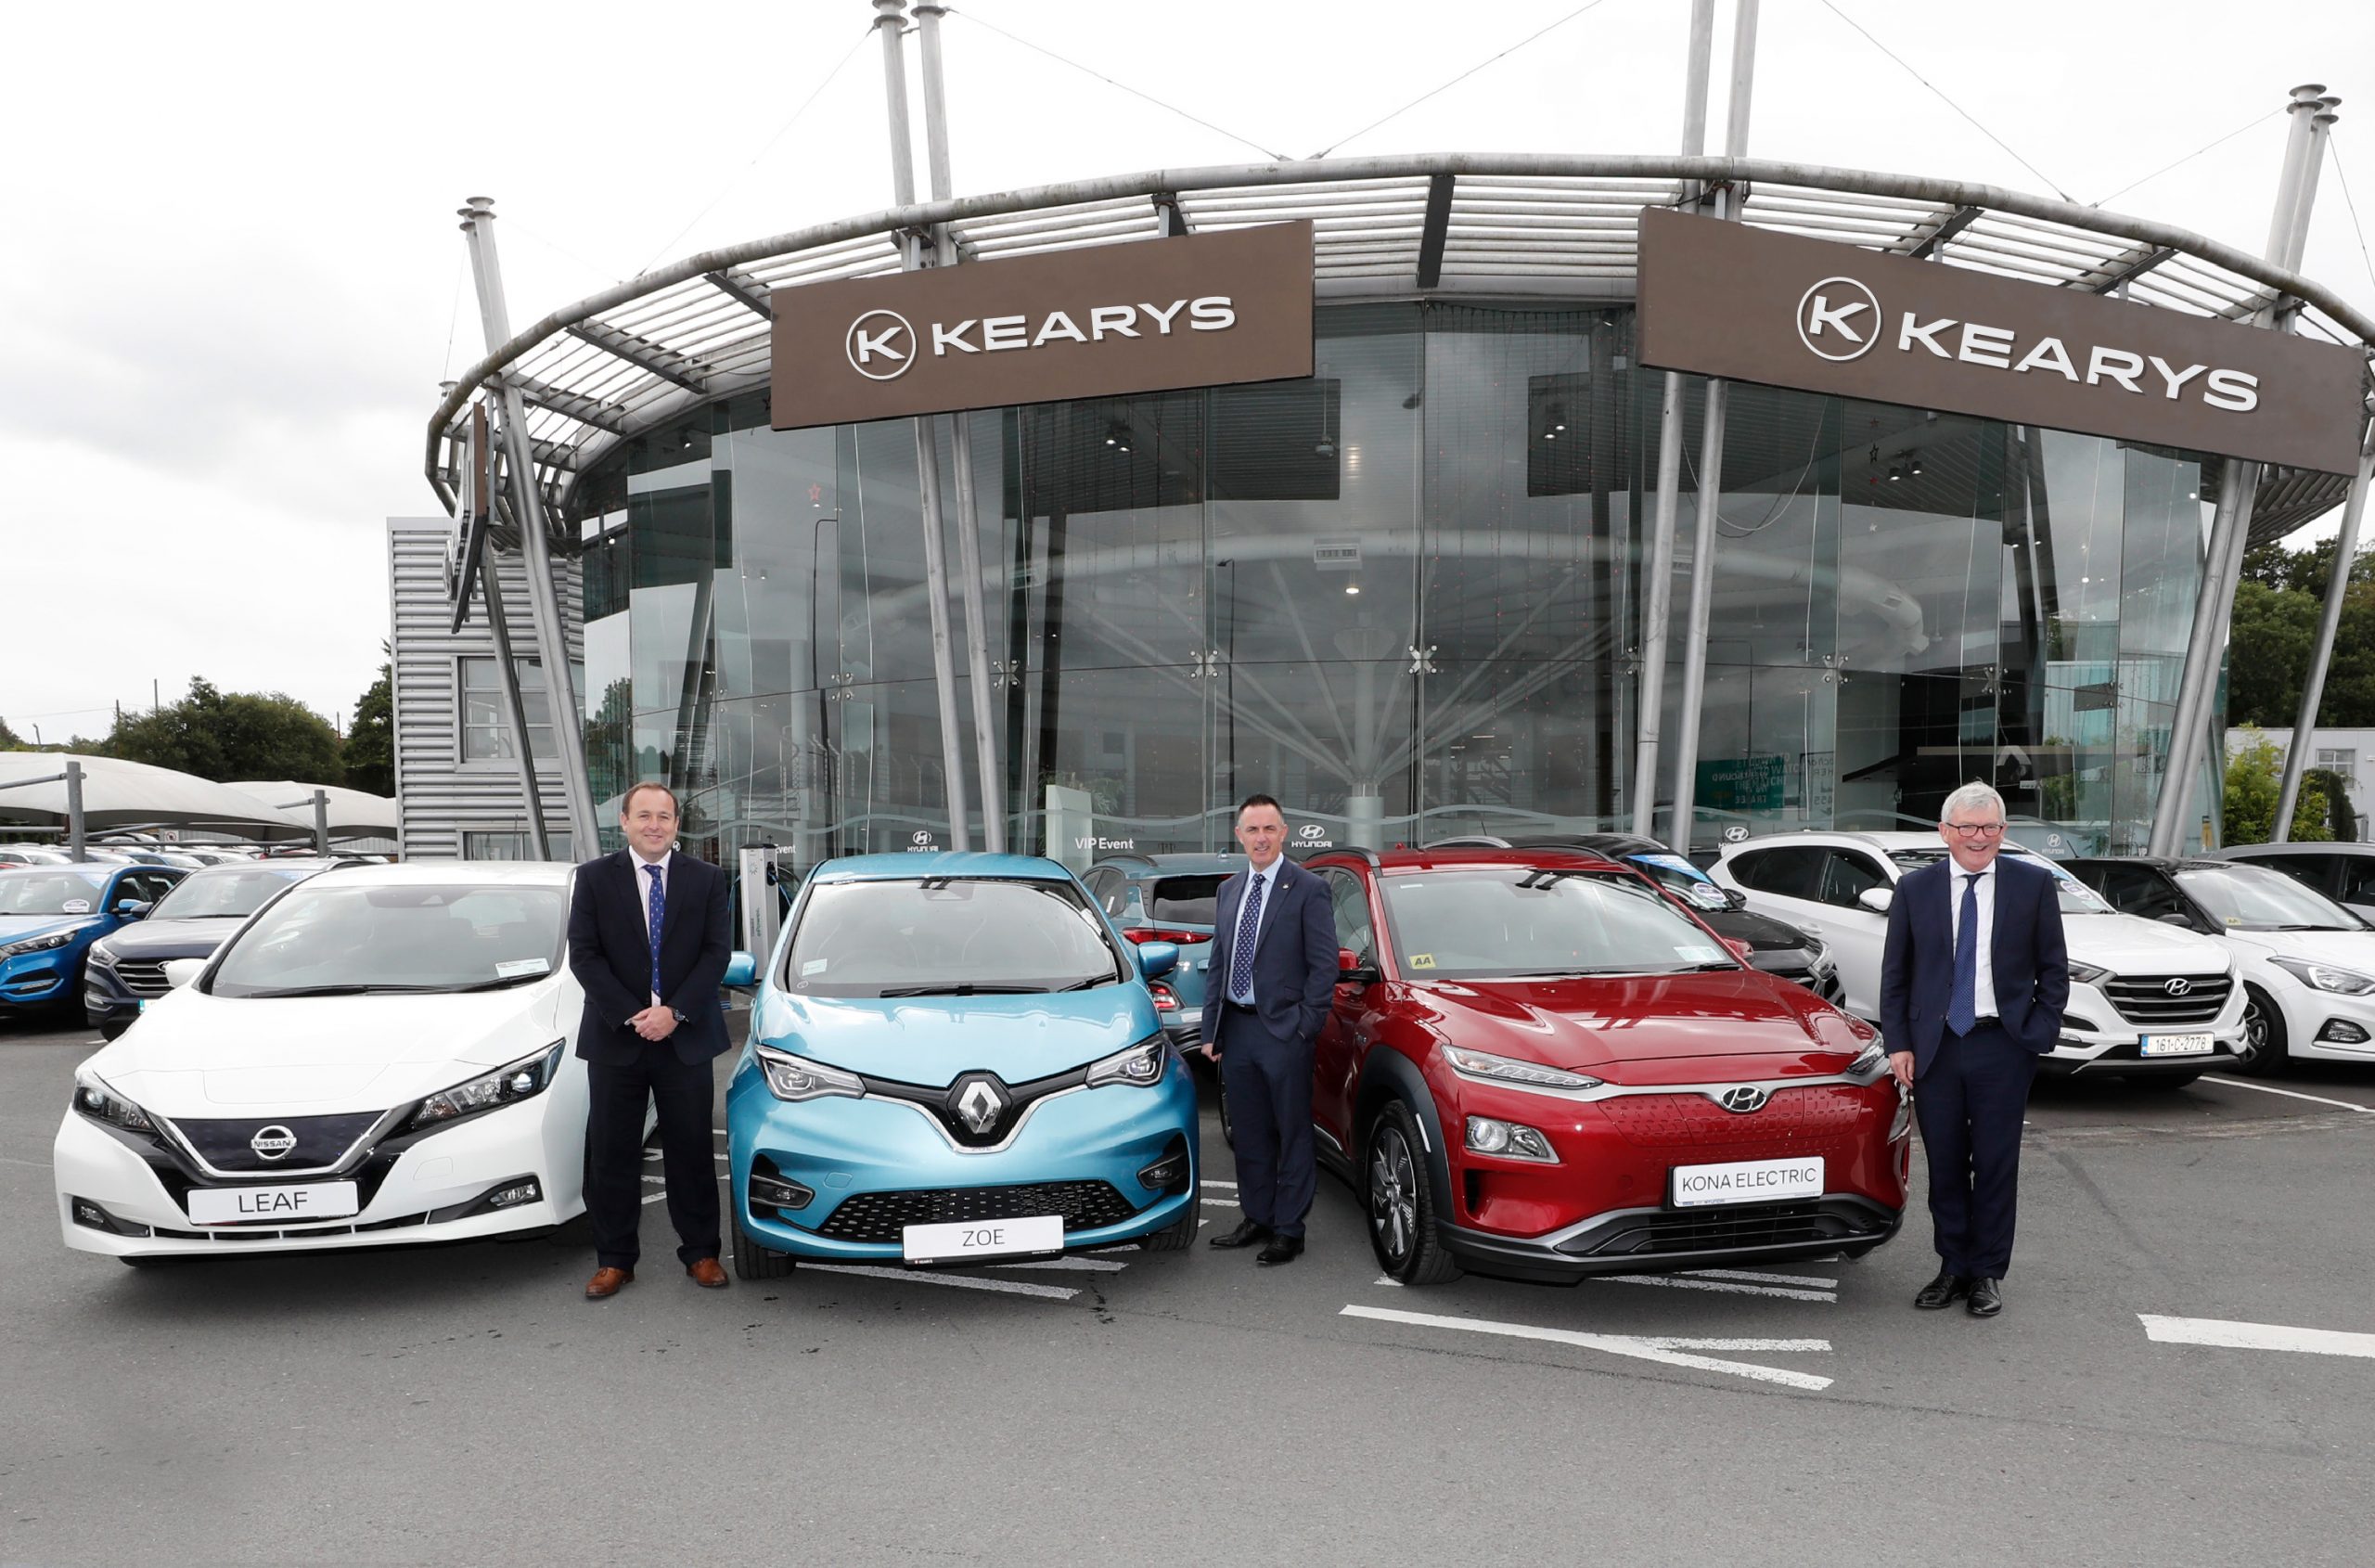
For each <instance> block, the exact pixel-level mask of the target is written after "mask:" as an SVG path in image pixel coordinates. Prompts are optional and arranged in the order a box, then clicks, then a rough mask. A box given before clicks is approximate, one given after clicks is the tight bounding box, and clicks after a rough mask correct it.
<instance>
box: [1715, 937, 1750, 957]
mask: <svg viewBox="0 0 2375 1568" xmlns="http://www.w3.org/2000/svg"><path fill="white" fill-rule="evenodd" d="M1720 940H1721V941H1722V942H1723V944H1724V945H1725V946H1727V947H1728V948H1730V949H1731V950H1732V957H1733V958H1738V959H1739V960H1740V962H1742V963H1747V962H1748V961H1749V955H1751V954H1752V953H1754V952H1755V951H1756V949H1755V948H1753V947H1751V946H1750V945H1748V944H1747V943H1746V942H1744V941H1742V940H1741V939H1740V938H1739V937H1737V936H1727V937H1723V938H1721V939H1720Z"/></svg>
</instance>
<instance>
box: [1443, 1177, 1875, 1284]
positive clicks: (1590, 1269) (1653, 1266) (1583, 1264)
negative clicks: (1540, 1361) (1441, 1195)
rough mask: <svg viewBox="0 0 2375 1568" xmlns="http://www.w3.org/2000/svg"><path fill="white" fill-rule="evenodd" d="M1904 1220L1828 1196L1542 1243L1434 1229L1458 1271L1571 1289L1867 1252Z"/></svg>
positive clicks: (1676, 1216) (1689, 1214)
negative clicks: (1593, 1281)
mask: <svg viewBox="0 0 2375 1568" xmlns="http://www.w3.org/2000/svg"><path fill="white" fill-rule="evenodd" d="M1904 1222H1905V1212H1904V1211H1903V1210H1902V1209H1893V1208H1890V1207H1889V1206H1888V1205H1886V1204H1884V1203H1879V1202H1874V1201H1873V1200H1871V1199H1869V1198H1863V1197H1858V1196H1855V1195H1854V1194H1848V1193H1830V1194H1827V1195H1826V1196H1824V1197H1821V1198H1816V1199H1808V1200H1805V1201H1804V1202H1787V1203H1743V1204H1739V1205H1736V1206H1732V1207H1727V1208H1716V1209H1687V1210H1675V1209H1664V1208H1654V1209H1620V1210H1618V1211H1616V1212H1614V1213H1612V1214H1605V1215H1595V1216H1594V1217H1592V1218H1591V1219H1588V1220H1585V1221H1584V1222H1583V1223H1581V1224H1579V1225H1575V1226H1572V1227H1568V1228H1567V1229H1565V1230H1561V1231H1556V1232H1553V1233H1552V1234H1550V1235H1548V1236H1537V1237H1512V1236H1496V1235H1493V1234H1492V1233H1490V1232H1488V1231H1483V1230H1470V1229H1467V1228H1464V1227H1460V1226H1457V1225H1453V1224H1449V1223H1447V1222H1445V1223H1440V1224H1439V1225H1438V1227H1437V1234H1438V1236H1440V1237H1441V1239H1442V1240H1443V1244H1444V1250H1445V1251H1447V1252H1449V1253H1451V1254H1452V1255H1453V1256H1454V1257H1456V1258H1457V1259H1459V1261H1460V1264H1461V1266H1464V1267H1466V1268H1468V1269H1470V1270H1471V1271H1472V1272H1474V1273H1478V1274H1490V1275H1495V1276H1497V1277H1499V1278H1502V1279H1531V1280H1536V1281H1543V1282H1547V1283H1552V1284H1575V1283H1578V1282H1579V1281H1582V1280H1585V1279H1590V1278H1592V1277H1593V1276H1594V1275H1600V1274H1642V1273H1655V1272H1661V1271H1664V1270H1670V1269H1683V1268H1709V1267H1715V1266H1733V1265H1738V1264H1742V1263H1793V1262H1802V1261H1804V1260H1806V1259H1809V1258H1820V1257H1830V1256H1834V1255H1836V1254H1837V1253H1841V1252H1844V1251H1850V1250H1853V1251H1855V1252H1857V1253H1862V1252H1868V1251H1869V1250H1870V1249H1872V1248H1874V1247H1877V1246H1879V1245H1881V1243H1882V1242H1884V1241H1887V1240H1891V1239H1892V1238H1894V1236H1895V1235H1896V1233H1897V1230H1898V1228H1899V1227H1901V1226H1902V1225H1903V1224H1904Z"/></svg>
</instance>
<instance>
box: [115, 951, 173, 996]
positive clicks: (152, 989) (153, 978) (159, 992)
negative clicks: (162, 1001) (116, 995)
mask: <svg viewBox="0 0 2375 1568" xmlns="http://www.w3.org/2000/svg"><path fill="white" fill-rule="evenodd" d="M115 977H116V978H117V979H118V980H121V981H122V982H123V988H124V989H125V990H127V991H129V992H131V993H132V994H133V995H134V996H163V995H164V994H165V993H166V992H168V991H170V990H172V989H173V987H172V986H170V985H167V984H166V983H165V964H164V960H163V959H161V958H160V959H155V960H149V959H145V958H142V959H130V958H127V959H122V960H120V961H119V962H118V963H117V964H116V966H115Z"/></svg>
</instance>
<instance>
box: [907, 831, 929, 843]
mask: <svg viewBox="0 0 2375 1568" xmlns="http://www.w3.org/2000/svg"><path fill="white" fill-rule="evenodd" d="M907 842H909V843H911V844H929V843H930V842H931V829H929V828H918V829H916V830H915V831H914V832H912V833H910V834H908V835H907Z"/></svg>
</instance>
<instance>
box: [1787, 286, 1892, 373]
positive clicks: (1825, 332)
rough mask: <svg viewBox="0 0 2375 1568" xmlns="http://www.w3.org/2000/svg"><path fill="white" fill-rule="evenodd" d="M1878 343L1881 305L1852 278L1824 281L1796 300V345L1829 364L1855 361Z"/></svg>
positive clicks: (1874, 296) (1877, 298) (1866, 289)
mask: <svg viewBox="0 0 2375 1568" xmlns="http://www.w3.org/2000/svg"><path fill="white" fill-rule="evenodd" d="M1798 341H1800V342H1802V343H1804V344H1805V345H1806V348H1807V350H1808V351H1809V352H1810V353H1816V354H1819V355H1820V356H1821V357H1823V358H1825V359H1829V360H1849V359H1855V358H1858V357H1860V356H1862V355H1864V354H1867V353H1870V352H1871V351H1872V345H1873V344H1874V343H1877V342H1879V341H1881V302H1880V298H1879V296H1877V295H1875V294H1874V293H1873V292H1872V291H1871V289H1868V288H1867V287H1865V286H1864V285H1863V284H1861V283H1858V282H1857V281H1855V279H1854V278H1852V277H1826V278H1824V279H1823V280H1822V281H1821V282H1819V283H1817V284H1816V285H1815V286H1814V287H1813V288H1811V289H1807V290H1806V291H1805V292H1804V293H1803V294H1801V295H1799V296H1798Z"/></svg>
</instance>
